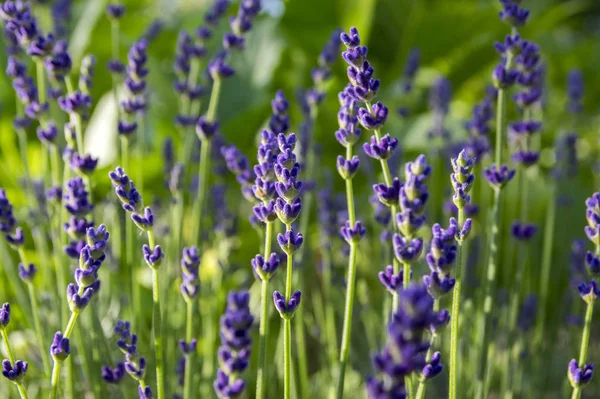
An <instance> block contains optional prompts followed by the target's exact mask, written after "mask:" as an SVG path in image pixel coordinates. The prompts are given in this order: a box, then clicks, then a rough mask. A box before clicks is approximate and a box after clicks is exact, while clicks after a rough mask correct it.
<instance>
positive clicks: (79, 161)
mask: <svg viewBox="0 0 600 399" xmlns="http://www.w3.org/2000/svg"><path fill="white" fill-rule="evenodd" d="M69 166H71V169H72V170H73V171H74V172H75V173H77V174H78V175H80V176H91V175H92V174H93V173H94V171H95V170H96V167H97V166H98V158H94V157H93V156H91V155H90V154H87V155H84V156H81V155H79V153H77V152H73V153H72V154H71V158H70V159H69Z"/></svg>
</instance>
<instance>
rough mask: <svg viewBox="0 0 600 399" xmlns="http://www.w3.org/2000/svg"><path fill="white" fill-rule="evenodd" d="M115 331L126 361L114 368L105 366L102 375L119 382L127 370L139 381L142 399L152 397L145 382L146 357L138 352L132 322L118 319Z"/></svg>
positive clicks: (107, 380)
mask: <svg viewBox="0 0 600 399" xmlns="http://www.w3.org/2000/svg"><path fill="white" fill-rule="evenodd" d="M113 331H114V333H115V335H116V336H117V338H118V340H117V346H118V347H119V349H120V350H121V352H123V354H124V355H125V363H118V364H117V367H115V368H114V369H111V368H110V367H103V368H102V376H103V377H104V380H105V381H106V382H108V383H111V384H116V383H119V382H120V381H121V380H122V379H123V377H124V375H125V373H124V371H125V372H127V374H129V375H130V376H131V378H133V379H134V380H136V381H137V382H138V383H139V386H138V393H139V396H140V399H144V398H151V397H152V390H151V389H150V387H149V386H147V385H145V382H144V377H145V375H146V359H145V358H144V357H142V356H140V354H139V353H138V350H137V344H138V337H137V335H136V334H133V333H132V332H131V324H130V323H129V322H128V321H123V320H118V321H117V325H116V326H115V327H114V329H113Z"/></svg>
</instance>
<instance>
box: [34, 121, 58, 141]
mask: <svg viewBox="0 0 600 399" xmlns="http://www.w3.org/2000/svg"><path fill="white" fill-rule="evenodd" d="M36 132H37V136H38V138H39V139H40V141H41V142H43V143H45V144H54V141H55V140H56V136H57V135H58V129H57V128H56V125H55V124H54V123H53V122H49V123H48V124H47V125H46V127H45V128H44V127H42V126H38V128H37V130H36Z"/></svg>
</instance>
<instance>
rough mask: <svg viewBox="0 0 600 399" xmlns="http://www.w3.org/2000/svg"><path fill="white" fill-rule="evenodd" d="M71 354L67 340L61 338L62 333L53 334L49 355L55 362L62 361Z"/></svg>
mask: <svg viewBox="0 0 600 399" xmlns="http://www.w3.org/2000/svg"><path fill="white" fill-rule="evenodd" d="M70 354H71V346H70V345H69V338H65V337H63V335H62V333H61V332H60V331H58V332H57V333H56V334H54V339H53V340H52V345H50V355H52V358H53V359H54V360H55V361H59V362H60V361H63V360H65V359H66V358H67V357H69V355H70Z"/></svg>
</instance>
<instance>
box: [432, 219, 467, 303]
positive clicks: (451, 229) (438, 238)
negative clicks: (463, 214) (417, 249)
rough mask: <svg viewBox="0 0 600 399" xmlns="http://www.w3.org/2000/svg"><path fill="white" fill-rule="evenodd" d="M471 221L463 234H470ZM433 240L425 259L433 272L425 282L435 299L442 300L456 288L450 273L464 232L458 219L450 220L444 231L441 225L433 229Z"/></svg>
mask: <svg viewBox="0 0 600 399" xmlns="http://www.w3.org/2000/svg"><path fill="white" fill-rule="evenodd" d="M470 227H471V223H470V221H467V222H465V224H464V226H463V228H462V232H465V233H468V230H470ZM431 232H432V238H431V245H430V249H429V252H428V253H427V255H426V257H425V259H426V260H427V264H428V265H429V269H430V270H431V274H429V275H426V276H424V277H423V282H424V283H425V286H426V287H427V290H428V291H429V294H430V295H431V296H432V297H433V298H436V299H437V298H440V297H441V296H443V295H445V294H447V293H448V292H450V291H451V290H452V288H454V284H455V283H456V280H455V279H453V278H452V277H450V272H451V271H452V268H453V266H454V264H455V263H456V257H457V250H458V247H457V244H456V241H457V237H459V236H460V235H461V234H462V232H461V231H460V229H459V226H458V222H457V221H456V219H454V218H451V219H450V225H449V226H448V228H447V229H443V228H442V227H441V226H440V225H439V224H437V223H436V224H434V225H433V227H432V228H431Z"/></svg>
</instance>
